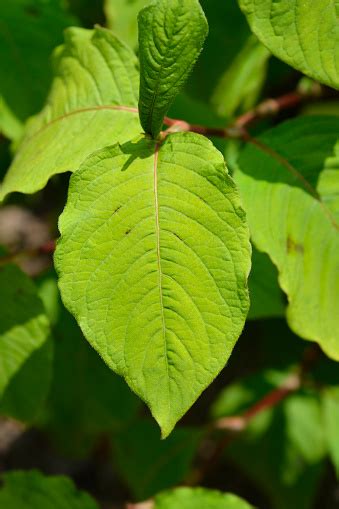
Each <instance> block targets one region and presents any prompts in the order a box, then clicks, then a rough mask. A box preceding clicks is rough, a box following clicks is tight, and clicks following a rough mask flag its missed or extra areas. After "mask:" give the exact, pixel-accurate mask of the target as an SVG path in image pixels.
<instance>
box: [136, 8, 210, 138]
mask: <svg viewBox="0 0 339 509" xmlns="http://www.w3.org/2000/svg"><path fill="white" fill-rule="evenodd" d="M138 22H139V51H140V99H139V115H140V121H141V125H142V127H143V129H144V130H145V132H146V133H148V134H151V135H152V136H153V138H156V137H157V136H158V134H159V132H160V131H161V127H162V124H163V120H164V116H165V115H166V113H167V111H168V109H169V107H170V105H171V104H172V102H173V100H174V99H175V97H176V95H177V94H178V92H179V90H180V88H181V87H182V85H183V84H184V82H185V81H186V79H187V76H188V75H189V73H190V71H191V69H192V67H193V65H194V63H195V61H196V60H197V58H198V56H199V53H200V51H201V49H202V45H203V43H204V40H205V38H206V36H207V32H208V25H207V21H206V18H205V15H204V13H203V10H202V9H201V7H200V4H199V2H198V0H156V1H155V2H153V3H152V4H151V5H149V6H148V7H145V8H144V9H142V11H141V12H140V13H139V17H138Z"/></svg>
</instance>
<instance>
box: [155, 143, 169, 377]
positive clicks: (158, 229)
mask: <svg viewBox="0 0 339 509" xmlns="http://www.w3.org/2000/svg"><path fill="white" fill-rule="evenodd" d="M159 149H160V145H159V143H157V144H156V145H155V151H154V172H153V179H154V206H155V231H156V244H157V247H156V249H157V265H158V278H159V279H158V287H159V298H160V308H161V322H162V335H163V341H164V355H165V363H166V371H167V380H169V374H168V360H167V359H168V357H167V342H166V323H165V314H164V301H163V295H162V278H163V274H162V267H161V253H160V221H159V197H158V160H159Z"/></svg>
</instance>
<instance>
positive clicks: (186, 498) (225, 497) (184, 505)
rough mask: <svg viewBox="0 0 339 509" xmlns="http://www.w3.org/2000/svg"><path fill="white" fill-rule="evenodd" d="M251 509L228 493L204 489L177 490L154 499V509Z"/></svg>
mask: <svg viewBox="0 0 339 509" xmlns="http://www.w3.org/2000/svg"><path fill="white" fill-rule="evenodd" d="M179 507H180V509H197V508H199V509H200V508H201V509H202V508H203V509H251V507H253V506H251V505H250V504H248V503H247V502H245V500H243V499H241V498H239V497H237V496H236V495H232V494H230V493H221V491H216V490H208V489H205V488H177V489H175V490H171V491H166V492H164V493H160V494H159V495H157V496H156V497H155V504H154V509H174V508H179Z"/></svg>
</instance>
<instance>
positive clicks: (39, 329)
mask: <svg viewBox="0 0 339 509" xmlns="http://www.w3.org/2000/svg"><path fill="white" fill-rule="evenodd" d="M0 301H1V303H2V305H1V307H0V403H1V408H2V411H3V412H4V413H9V414H10V415H13V416H15V417H20V418H22V419H26V418H27V419H29V418H31V417H32V414H34V413H35V412H36V408H37V406H38V405H39V404H41V400H42V399H43V398H44V397H46V394H47V391H48V383H49V381H50V370H51V354H50V344H49V343H50V328H49V322H48V318H47V316H46V313H45V310H44V307H43V304H42V302H41V300H40V299H39V297H38V295H37V290H36V288H35V286H34V284H33V283H32V281H31V280H30V279H29V278H28V277H27V276H26V275H25V274H24V273H23V272H21V270H20V269H19V268H18V267H16V266H14V265H5V266H2V267H1V266H0ZM34 358H36V361H40V362H41V363H44V365H43V366H41V367H40V373H39V376H38V377H37V371H36V365H37V364H38V363H37V362H35V361H34ZM32 363H33V366H32ZM32 367H33V368H34V369H32ZM20 380H21V382H23V381H25V382H24V385H22V384H20V383H19V381H20ZM42 381H43V383H41V382H42Z"/></svg>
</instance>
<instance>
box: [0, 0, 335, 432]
mask: <svg viewBox="0 0 339 509" xmlns="http://www.w3.org/2000/svg"><path fill="white" fill-rule="evenodd" d="M226 1H227V0H226ZM145 3H146V2H145ZM239 3H240V5H241V8H242V9H243V11H244V12H245V14H246V15H247V16H248V20H249V23H250V25H251V27H252V29H253V32H254V33H255V34H256V35H257V37H258V38H259V39H260V40H261V41H262V42H263V43H264V44H265V46H267V48H268V49H269V50H270V51H272V53H274V54H276V55H277V56H279V57H280V58H281V59H283V60H285V61H286V62H288V63H290V64H291V65H293V66H294V67H295V68H297V69H300V70H301V71H303V72H305V73H306V74H308V75H310V76H311V77H314V78H316V79H318V80H319V81H320V82H322V83H325V84H329V85H331V86H333V87H335V88H338V79H337V72H336V62H337V55H338V54H337V48H338V45H337V46H336V45H333V40H332V39H331V38H329V39H328V40H327V39H326V37H325V36H324V34H328V33H329V32H332V31H334V29H335V24H334V22H333V19H334V18H333V11H332V9H326V10H325V11H324V12H326V15H325V14H324V20H325V21H324V25H321V30H320V28H319V31H318V32H319V33H316V32H315V31H313V30H309V29H308V28H307V27H306V25H307V23H308V25H307V26H308V27H309V26H312V23H313V21H312V23H311V22H309V21H307V20H309V18H310V17H311V19H312V20H314V19H315V18H314V16H315V15H316V14H317V13H318V7H314V2H313V3H312V2H311V3H312V8H308V4H309V3H310V2H305V1H304V0H303V1H299V0H295V1H294V2H292V3H293V4H295V9H290V7H288V6H287V4H289V5H290V4H291V2H288V1H287V0H286V2H285V3H284V2H283V1H282V2H279V5H280V7H281V9H280V10H279V9H278V3H277V6H276V7H275V6H273V8H272V9H273V11H274V12H272V11H271V10H270V5H271V2H266V1H262V2H253V1H249V0H241V1H240V2H239ZM325 3H328V2H327V0H322V1H321V2H320V1H319V9H320V10H321V11H322V7H321V6H322V4H325ZM285 4H286V5H285ZM263 13H264V14H263ZM303 14H304V15H305V16H304V17H303ZM292 21H293V23H292ZM309 23H311V25H310V24H309ZM138 24H139V61H138V59H137V57H136V56H135V53H134V52H133V51H132V50H131V49H129V48H128V47H127V46H126V45H125V44H124V43H123V42H121V41H120V40H119V39H118V38H117V37H116V36H115V35H114V34H113V33H112V32H111V31H109V30H107V29H104V28H100V27H96V28H95V29H94V30H85V29H82V28H70V29H67V31H66V36H65V44H64V45H63V46H61V47H59V48H57V50H56V51H55V54H54V67H55V78H54V81H53V84H52V88H51V91H50V94H49V97H48V100H47V103H46V105H45V107H44V109H43V110H42V112H41V113H40V114H39V115H37V116H35V117H33V118H32V119H31V120H29V122H28V124H27V126H26V131H25V135H24V138H23V140H22V141H21V143H20V145H19V148H18V151H17V154H16V157H15V159H14V161H13V164H12V166H11V168H10V170H9V171H8V173H7V175H6V177H5V179H4V182H3V184H2V187H1V189H0V199H3V198H4V197H5V196H6V195H8V194H9V193H11V192H14V191H19V192H23V193H34V192H36V191H38V190H40V189H42V188H43V187H44V186H45V185H46V183H47V181H48V180H49V179H50V177H52V176H53V175H55V174H58V173H63V172H66V171H71V172H73V175H72V177H71V181H70V187H69V195H68V201H67V205H66V207H65V210H64V212H63V214H62V216H61V217H60V222H59V229H60V233H61V237H60V240H59V241H58V245H57V249H56V253H55V265H56V268H57V271H58V274H59V287H60V291H61V295H62V298H63V301H64V304H65V306H66V307H67V308H68V309H69V310H70V311H71V313H72V314H73V315H74V316H75V318H76V319H77V322H78V324H79V325H80V327H81V329H82V331H83V333H84V335H85V336H86V338H87V340H88V341H89V342H90V344H91V345H92V346H93V347H94V348H95V350H96V351H97V352H98V353H99V354H100V356H101V357H102V358H103V359H104V361H105V362H106V363H107V364H108V366H110V367H111V368H112V370H114V371H115V372H116V373H118V374H120V375H122V376H123V377H124V378H125V380H126V381H127V383H128V385H129V386H130V387H131V389H132V390H133V391H134V392H136V393H137V394H138V395H139V396H140V397H141V398H142V399H143V400H144V401H145V402H146V403H147V404H148V406H149V407H150V409H151V412H152V414H153V416H154V417H155V419H156V420H157V421H158V423H159V425H160V427H161V430H162V435H163V437H166V436H167V435H168V434H169V433H170V432H171V430H172V429H173V427H174V426H175V424H176V422H177V421H178V419H180V418H181V417H182V416H183V414H184V413H185V412H186V411H187V410H188V408H189V407H190V406H191V405H192V404H193V403H194V402H195V400H196V399H197V398H198V397H199V395H200V394H201V392H202V391H203V390H204V389H205V388H206V387H207V386H208V385H209V384H210V383H211V382H212V380H213V379H214V378H215V377H216V376H217V374H218V373H219V372H220V370H221V369H222V368H223V367H224V366H225V364H226V362H227V360H228V358H229V356H230V355H231V352H232V349H233V347H234V345H235V343H236V341H237V339H238V337H239V335H240V333H241V331H242V329H243V326H244V322H245V319H246V316H247V313H248V308H249V298H248V288H247V278H248V275H249V270H250V264H251V263H250V262H251V247H250V242H249V228H250V230H251V236H252V241H253V242H254V244H255V245H256V247H257V248H258V249H259V250H260V251H263V252H266V253H267V254H268V255H269V256H270V258H271V260H272V261H273V262H274V263H275V265H276V266H277V268H278V271H279V282H280V286H281V287H282V289H283V290H284V291H285V293H286V295H287V297H288V308H287V318H288V321H289V324H290V326H291V328H293V330H295V331H296V332H297V333H298V334H299V335H300V336H301V337H304V338H305V339H309V340H314V341H317V342H318V343H319V344H320V345H321V346H322V348H323V349H324V351H325V352H326V353H327V354H328V355H329V356H330V357H332V358H333V359H336V360H339V339H338V337H339V331H338V307H339V306H338V293H339V292H338V281H339V278H338V261H337V260H338V257H337V253H338V251H339V240H338V184H337V182H338V167H339V163H338V144H337V139H338V131H339V129H338V119H337V118H336V117H331V116H326V117H320V116H319V117H314V118H312V119H308V120H305V118H298V119H296V120H292V121H289V122H286V123H285V124H282V125H280V126H278V127H276V128H273V129H272V130H271V131H269V132H267V133H265V134H263V135H262V136H261V137H260V138H258V139H256V140H253V139H251V138H250V137H245V138H243V141H245V142H248V141H249V142H250V143H246V144H245V147H244V148H241V149H239V153H238V154H237V158H236V159H237V161H236V164H234V170H235V173H234V176H235V181H236V183H237V185H238V188H239V193H238V190H237V187H236V185H235V183H234V180H233V179H232V177H231V176H230V175H229V173H228V170H227V167H226V165H225V161H224V157H223V155H222V154H221V153H220V152H219V151H218V150H217V149H216V148H215V147H214V145H213V144H212V142H211V141H210V140H209V139H208V138H207V137H204V136H202V135H201V134H197V133H195V132H190V131H192V130H190V129H189V126H188V124H186V123H185V122H171V121H169V119H166V117H165V116H166V114H167V111H168V109H169V108H170V106H171V104H172V102H173V101H174V99H175V97H176V96H177V94H178V92H179V91H180V89H181V87H182V86H183V84H184V83H185V81H186V79H187V77H188V75H189V73H190V71H191V70H192V68H193V65H194V64H195V62H196V60H197V58H198V57H199V54H200V52H201V50H202V47H203V43H204V40H205V38H206V36H207V32H208V27H207V21H206V18H205V16H204V13H203V11H202V9H201V6H200V4H199V2H198V0H156V1H153V2H152V3H150V5H147V6H146V7H144V8H143V9H142V10H141V11H140V13H139V17H138ZM325 25H326V26H325ZM305 27H306V28H305ZM253 37H254V36H252V38H251V39H250V40H249V44H248V45H247V46H246V48H245V51H244V52H242V53H241V55H240V56H239V58H238V60H237V61H236V62H235V63H234V66H233V67H232V69H231V70H230V71H229V73H231V74H232V75H239V80H240V81H241V80H242V81H244V80H245V81H246V80H247V76H248V75H249V74H251V72H252V69H253V68H255V67H256V65H257V64H256V62H257V61H258V60H257V58H258V59H259V61H260V66H261V68H262V69H264V66H265V64H266V61H267V58H268V55H269V52H268V50H267V49H266V48H264V47H263V46H261V45H259V43H258V41H257V40H256V39H255V38H253ZM317 44H318V46H317V47H316V45H317ZM291 45H292V47H293V48H295V51H291ZM305 45H307V48H309V51H308V50H307V51H305V49H304V47H305ZM252 50H255V53H254V55H257V56H256V58H255V59H254V60H253V62H250V66H249V65H247V64H246V65H247V67H246V69H245V70H244V74H241V72H240V70H242V67H243V65H242V62H243V59H244V58H245V57H246V59H247V56H248V55H249V54H250V55H252V56H253V53H252ZM226 78H227V76H225V77H224V78H223V81H222V83H224V81H225V80H226ZM225 82H227V80H226V81H225ZM261 83H262V79H261V78H260V84H261ZM223 88H224V87H223V86H222V87H221V88H220V87H219V89H217V91H216V93H215V94H214V96H213V101H212V102H213V103H215V102H217V103H218V105H219V106H218V110H219V111H221V112H223V111H228V110H229V108H230V104H227V105H225V104H219V102H220V100H221V99H222V97H224V93H223ZM256 88H258V87H255V89H256ZM250 92H251V93H252V94H253V90H252V91H251V88H249V93H250ZM254 92H255V93H257V92H256V90H254ZM230 93H231V92H230ZM232 93H233V92H232ZM225 97H227V94H226V95H225ZM164 123H165V124H167V125H168V124H173V125H171V127H170V128H169V129H167V130H165V131H164V130H163V125H164ZM187 126H188V128H187ZM193 131H194V129H193ZM239 133H240V134H241V130H239ZM310 154H312V155H311V157H309V155H310ZM32 175H34V178H32ZM240 195H241V199H240ZM241 200H242V202H243V203H244V207H245V209H246V212H247V217H248V222H249V227H248V225H247V222H246V217H245V212H244V210H243V207H242V202H241ZM5 276H6V274H4V275H3V277H5ZM25 284H26V281H25ZM37 306H40V303H38V304H37ZM34 309H35V308H34ZM39 309H40V308H39ZM34 314H36V313H34ZM44 320H45V318H44V317H42V318H40V320H39V323H38V324H37V325H36V326H38V327H39V331H40V332H41V334H40V332H39V334H40V335H41V338H40V340H39V341H38V340H37V338H36V334H35V336H34V340H35V342H36V345H35V343H34V345H33V342H32V346H30V348H32V349H33V348H38V347H40V346H41V344H42V343H43V342H44V341H46V340H47V338H48V337H49V329H48V327H47V326H46V325H45V322H44ZM31 325H32V326H33V325H34V323H33V324H31ZM34 326H35V325H34ZM39 337H40V336H39ZM38 339H39V338H38ZM26 348H27V345H26ZM25 355H26V353H25V352H24V351H23V355H22V359H21V360H20V362H23V360H24V357H25ZM13 370H14V368H13V369H12V370H11V369H8V370H7V371H8V375H7V372H6V377H9V376H10V375H11V372H12V371H13ZM0 381H1V380H0ZM5 383H6V384H7V378H6V380H4V382H3V385H4V386H5ZM0 389H1V387H0Z"/></svg>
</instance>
